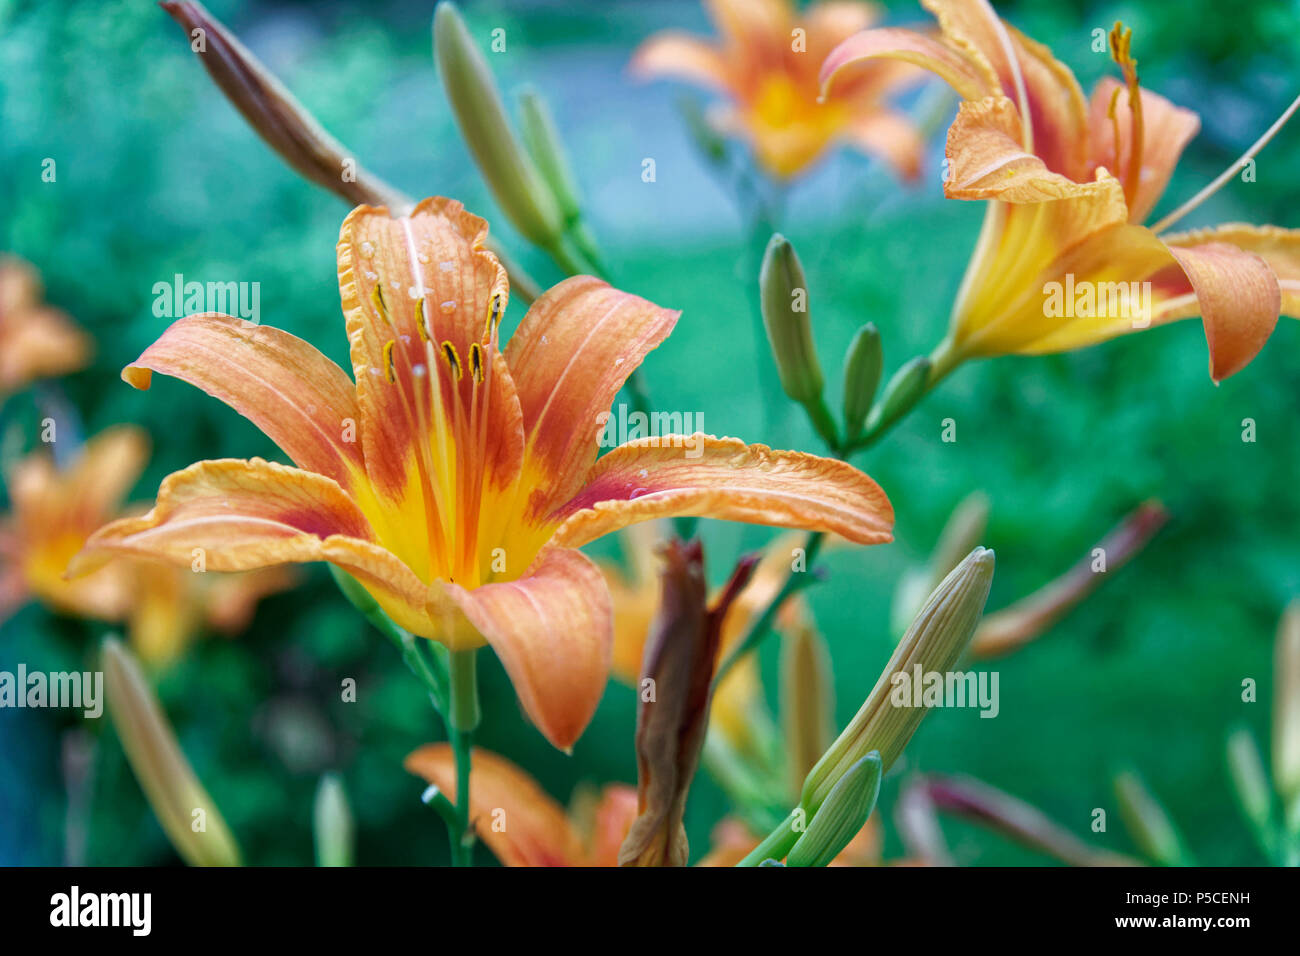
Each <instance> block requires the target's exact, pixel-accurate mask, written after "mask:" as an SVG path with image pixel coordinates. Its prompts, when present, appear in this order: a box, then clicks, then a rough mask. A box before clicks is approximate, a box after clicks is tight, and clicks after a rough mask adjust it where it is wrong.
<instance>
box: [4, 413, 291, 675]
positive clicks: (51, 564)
mask: <svg viewBox="0 0 1300 956" xmlns="http://www.w3.org/2000/svg"><path fill="white" fill-rule="evenodd" d="M147 458H148V441H147V439H146V438H145V436H144V433H143V432H141V431H140V430H139V429H136V428H131V427H128V426H119V427H116V428H110V429H108V430H107V431H105V432H102V433H101V434H99V435H96V436H95V437H94V438H92V439H90V441H88V442H87V443H86V445H85V447H84V448H83V449H82V450H81V452H80V454H79V455H78V457H77V458H76V460H75V461H74V462H73V463H72V464H71V465H69V466H68V467H67V468H66V469H64V470H59V469H57V468H56V467H55V465H54V462H53V460H52V459H51V456H49V455H48V454H45V453H43V452H38V453H35V454H32V455H29V456H28V457H27V458H25V459H23V460H22V461H20V462H19V463H18V464H17V465H16V466H15V468H14V469H13V472H12V473H11V474H10V475H9V476H8V482H7V484H8V488H9V493H10V498H11V504H12V514H10V515H8V516H6V518H5V520H4V521H3V523H0V621H3V620H4V619H5V618H6V617H8V615H9V614H10V613H11V612H12V611H13V610H14V609H16V608H17V607H18V606H19V605H21V604H22V603H23V602H24V601H26V600H27V599H28V598H36V599H37V600H39V601H40V602H41V603H43V604H45V605H46V606H48V607H49V608H51V609H52V610H54V611H57V612H59V613H62V614H69V615H72V616H74V617H84V618H89V619H91V620H98V621H108V622H114V623H116V622H121V621H125V622H127V624H128V633H129V636H130V640H131V643H132V645H133V646H134V647H135V649H136V651H137V652H138V653H139V654H140V655H141V656H142V657H144V658H145V659H146V660H148V661H150V662H151V663H153V664H155V665H157V664H162V663H165V662H166V661H168V660H170V659H172V658H173V657H175V656H176V654H177V653H179V651H180V650H181V649H182V648H183V647H184V645H185V643H186V641H187V640H188V639H189V638H190V637H191V636H192V635H193V634H194V633H195V631H196V630H197V629H198V628H199V626H200V625H201V624H206V625H207V626H209V627H212V628H213V629H214V630H217V631H220V632H222V633H225V634H238V633H240V632H241V631H242V630H244V628H246V627H247V626H248V622H249V619H250V618H251V617H252V614H253V610H254V609H255V607H256V605H257V602H258V601H259V600H261V599H262V598H263V597H265V596H267V595H269V594H273V593H275V592H277V591H281V590H284V589H285V588H286V587H288V586H289V585H290V584H291V583H292V580H293V576H292V575H291V574H289V573H287V572H286V571H285V570H282V569H273V570H269V571H264V572H256V573H250V574H234V575H219V574H196V573H193V572H192V571H190V570H188V569H186V570H181V569H179V568H174V567H171V566H169V565H164V564H160V563H158V562H156V561H144V560H132V561H121V562H114V563H113V564H110V565H107V566H105V567H101V568H99V569H98V570H96V571H95V572H94V573H92V574H87V575H85V576H82V577H78V578H75V579H72V580H69V579H67V578H66V577H65V576H64V572H65V570H66V569H67V566H68V563H69V561H70V560H71V559H72V558H73V557H74V556H75V555H76V554H77V553H78V552H79V551H80V550H81V549H82V547H84V546H85V544H86V541H87V539H88V538H89V537H90V536H91V534H93V533H94V532H95V531H96V530H97V529H98V528H100V527H102V526H103V525H104V523H105V522H107V521H109V520H111V519H113V518H115V517H117V516H118V515H120V514H121V513H122V501H123V498H124V497H125V496H126V494H127V492H128V491H130V489H131V487H132V486H133V485H134V484H135V482H136V480H137V479H138V478H139V477H140V473H141V472H142V471H143V470H144V465H145V461H146V459H147Z"/></svg>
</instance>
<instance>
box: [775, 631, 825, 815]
mask: <svg viewBox="0 0 1300 956" xmlns="http://www.w3.org/2000/svg"><path fill="white" fill-rule="evenodd" d="M834 721H835V687H834V683H833V681H832V680H831V667H830V653H829V651H828V650H827V648H826V641H825V640H824V639H823V638H822V636H821V635H820V634H818V633H817V632H816V630H814V629H813V628H812V627H810V626H808V625H806V624H801V625H800V626H798V627H796V628H794V630H793V631H791V632H789V633H786V634H783V635H782V638H781V726H782V729H783V730H784V731H785V753H786V762H787V763H788V765H789V772H790V786H791V788H792V790H793V792H794V793H795V794H797V793H798V792H799V789H800V787H801V786H802V784H803V779H804V777H806V776H807V775H808V771H809V770H811V769H812V768H813V765H814V764H816V763H817V761H818V760H819V759H821V755H822V754H824V753H825V752H826V748H827V747H829V746H830V744H831V741H832V740H833V739H834V737H835V723H834Z"/></svg>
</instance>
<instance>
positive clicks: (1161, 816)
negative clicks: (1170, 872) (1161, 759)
mask: <svg viewBox="0 0 1300 956" xmlns="http://www.w3.org/2000/svg"><path fill="white" fill-rule="evenodd" d="M1115 797H1116V799H1117V800H1118V801H1119V813H1120V818H1121V819H1123V821H1124V826H1125V827H1127V828H1128V832H1129V834H1130V835H1131V836H1132V837H1133V842H1134V843H1136V844H1137V846H1138V849H1139V850H1141V851H1142V853H1143V854H1144V855H1145V856H1147V857H1148V858H1149V859H1151V860H1153V861H1155V862H1156V863H1159V864H1160V865H1161V866H1192V865H1194V861H1193V860H1192V855H1191V853H1190V852H1188V850H1187V847H1186V845H1185V844H1184V843H1183V838H1182V837H1181V836H1180V835H1179V833H1178V828H1177V827H1176V826H1174V821H1173V819H1172V818H1171V817H1170V816H1169V813H1168V811H1166V810H1165V808H1164V807H1163V806H1162V805H1161V804H1160V801H1159V800H1157V799H1156V798H1155V795H1154V794H1152V793H1151V791H1150V790H1148V789H1147V786H1146V784H1145V783H1143V782H1142V778H1141V777H1139V776H1138V775H1137V773H1136V772H1134V771H1131V770H1125V771H1123V772H1122V773H1119V774H1117V775H1116V776H1115Z"/></svg>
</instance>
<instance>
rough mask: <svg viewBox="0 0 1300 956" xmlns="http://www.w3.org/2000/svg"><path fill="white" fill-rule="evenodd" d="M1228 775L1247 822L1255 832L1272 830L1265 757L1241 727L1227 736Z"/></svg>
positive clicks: (1247, 731)
mask: <svg viewBox="0 0 1300 956" xmlns="http://www.w3.org/2000/svg"><path fill="white" fill-rule="evenodd" d="M1228 775H1229V776H1230V777H1231V779H1232V787H1233V789H1234V790H1235V791H1236V792H1237V799H1238V800H1239V801H1240V802H1241V810H1242V813H1244V814H1245V815H1246V819H1248V820H1249V821H1250V822H1251V824H1252V825H1253V826H1254V827H1255V830H1256V832H1257V833H1262V832H1265V831H1266V830H1268V829H1269V828H1270V827H1271V821H1272V807H1273V798H1272V795H1271V793H1270V792H1269V787H1268V775H1267V774H1266V773H1265V772H1264V758H1263V757H1262V756H1261V755H1260V752H1259V746H1258V745H1257V744H1256V743H1255V737H1254V735H1253V734H1251V732H1250V731H1249V730H1247V729H1246V728H1244V727H1243V728H1241V729H1240V730H1236V731H1234V732H1233V733H1232V734H1231V735H1230V736H1229V737H1228Z"/></svg>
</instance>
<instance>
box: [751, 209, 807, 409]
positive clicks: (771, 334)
mask: <svg viewBox="0 0 1300 956" xmlns="http://www.w3.org/2000/svg"><path fill="white" fill-rule="evenodd" d="M758 284H759V294H760V302H761V305H762V311H763V325H764V326H766V328H767V340H768V342H769V343H770V344H771V346H772V356H773V358H775V359H776V368H777V371H778V372H779V373H780V375H781V387H782V388H783V389H785V393H786V394H787V395H789V396H790V397H791V398H793V399H794V400H795V401H796V402H800V403H803V404H815V403H817V402H819V401H820V400H821V394H822V384H823V381H822V369H821V365H820V364H819V363H818V361H817V348H816V346H815V345H814V344H813V337H812V327H811V324H810V321H809V317H808V282H807V279H806V278H805V277H804V272H803V266H802V265H801V264H800V262H799V257H798V256H797V255H796V254H795V251H794V247H793V246H792V245H790V243H789V242H788V241H787V240H786V238H785V237H784V236H782V235H781V234H780V233H777V234H775V235H773V236H772V239H771V241H770V242H769V243H768V244H767V251H766V252H765V253H764V254H763V267H762V269H761V270H760V271H759V274H758Z"/></svg>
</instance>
